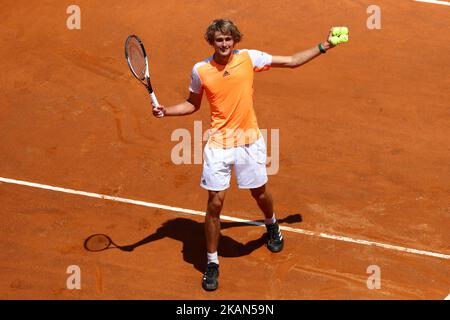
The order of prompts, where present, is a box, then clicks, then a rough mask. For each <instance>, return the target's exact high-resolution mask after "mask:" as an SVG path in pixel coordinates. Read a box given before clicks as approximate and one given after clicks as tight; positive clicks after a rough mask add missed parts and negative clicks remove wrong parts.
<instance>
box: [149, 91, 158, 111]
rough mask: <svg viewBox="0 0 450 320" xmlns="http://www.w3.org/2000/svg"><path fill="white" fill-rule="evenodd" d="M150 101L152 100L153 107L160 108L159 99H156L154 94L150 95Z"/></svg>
mask: <svg viewBox="0 0 450 320" xmlns="http://www.w3.org/2000/svg"><path fill="white" fill-rule="evenodd" d="M150 99H151V100H152V104H153V107H154V108H155V107H159V102H158V99H156V95H155V93H154V92H152V93H150Z"/></svg>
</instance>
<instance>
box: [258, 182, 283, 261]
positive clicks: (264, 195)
mask: <svg viewBox="0 0 450 320" xmlns="http://www.w3.org/2000/svg"><path fill="white" fill-rule="evenodd" d="M250 191H251V193H252V196H253V198H254V199H255V200H256V203H257V204H258V206H259V208H260V209H261V211H262V212H263V213H264V217H265V219H264V223H265V225H266V229H267V235H268V239H267V248H268V249H269V250H270V251H272V252H280V251H281V250H283V247H284V240H283V236H282V234H281V230H280V226H279V225H278V221H277V219H276V218H275V213H274V212H273V200H272V195H271V194H270V192H269V191H268V190H267V187H266V185H263V186H261V187H259V188H254V189H250Z"/></svg>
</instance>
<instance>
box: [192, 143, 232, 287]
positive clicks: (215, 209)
mask: <svg viewBox="0 0 450 320" xmlns="http://www.w3.org/2000/svg"><path fill="white" fill-rule="evenodd" d="M230 155H231V152H230V150H226V149H218V148H210V147H209V146H208V145H206V146H205V150H204V162H203V173H202V179H201V184H200V185H201V186H202V187H203V188H204V189H206V190H208V204H207V209H206V216H205V238H206V249H207V259H208V263H207V266H206V271H205V273H204V274H203V278H202V286H203V288H204V289H205V290H208V291H212V290H216V289H217V287H218V285H219V282H218V277H219V259H218V256H217V248H218V245H219V239H220V212H221V211H222V207H223V202H224V200H225V193H226V190H227V189H228V187H229V186H230V178H231V167H232V162H230V161H229V159H232V157H231V156H230Z"/></svg>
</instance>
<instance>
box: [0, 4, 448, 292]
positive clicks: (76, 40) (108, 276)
mask: <svg viewBox="0 0 450 320" xmlns="http://www.w3.org/2000/svg"><path fill="white" fill-rule="evenodd" d="M152 2H154V3H152ZM70 4H71V3H69V2H67V1H56V0H53V1H46V0H42V1H10V0H3V1H2V2H1V4H0V11H1V12H2V15H1V20H0V42H1V48H2V49H1V50H0V69H1V70H2V72H1V75H0V79H1V88H0V92H1V100H0V135H1V140H0V177H4V178H11V179H18V180H25V181H32V182H37V183H42V184H48V185H52V186H59V187H65V188H72V189H76V190H82V191H89V192H96V193H101V194H107V195H113V196H119V197H124V198H132V199H137V200H143V201H148V202H153V203H158V204H163V205H169V206H175V207H182V208H187V209H194V210H204V209H205V208H206V195H207V193H206V191H205V190H203V189H201V188H200V187H199V181H200V174H201V169H202V167H201V165H199V164H191V165H188V164H186V165H175V164H173V162H172V160H171V150H172V148H173V147H174V146H175V145H176V144H177V142H176V141H171V134H172V132H173V131H174V130H176V129H178V128H185V129H187V130H189V131H190V132H193V128H194V121H196V120H197V121H202V123H203V130H206V129H207V127H208V123H209V109H208V103H207V101H204V102H203V105H202V108H201V109H200V111H199V112H197V113H195V114H193V115H190V116H186V117H178V118H176V117H174V118H165V119H156V118H154V117H153V116H152V115H151V108H150V102H149V97H148V95H147V93H146V91H145V89H144V88H143V87H142V86H141V85H140V84H139V83H138V82H137V80H136V79H134V78H133V76H132V75H131V73H130V71H129V70H128V67H127V65H126V62H125V59H124V49H123V44H124V41H125V39H126V37H127V36H128V35H129V34H133V33H134V34H138V35H139V36H140V37H141V38H142V40H143V41H144V43H145V45H146V47H147V51H148V54H149V59H150V72H151V75H152V77H153V86H154V88H155V92H156V94H157V96H158V99H159V100H160V102H161V103H162V104H165V105H171V104H175V103H178V102H181V101H182V100H183V99H185V98H186V97H187V93H188V85H189V81H190V71H191V68H192V66H193V64H194V63H195V62H197V61H200V60H202V59H204V58H206V57H207V56H209V55H210V54H211V48H210V47H209V46H208V45H207V43H206V42H205V41H204V40H203V32H204V30H205V28H206V26H207V25H208V24H209V22H210V21H211V20H213V19H214V18H217V17H228V18H231V19H232V20H234V21H235V22H236V24H237V25H238V26H239V27H240V29H241V31H242V32H243V33H244V40H243V42H242V43H240V44H239V48H249V49H259V50H262V51H266V52H268V53H270V54H274V55H289V54H293V53H295V52H298V51H300V50H303V49H307V48H310V47H312V46H315V45H316V44H317V43H318V42H319V41H322V40H324V39H325V37H326V35H327V33H328V29H329V28H330V27H331V26H333V25H347V26H348V27H349V28H350V41H349V42H348V43H347V44H345V45H342V46H339V47H338V48H335V49H333V50H332V51H330V52H328V53H327V54H326V55H323V56H321V57H318V58H317V59H316V60H314V61H312V62H310V63H309V64H307V65H305V66H303V67H300V68H299V69H295V70H290V69H287V70H281V69H272V70H270V71H269V72H265V73H260V74H257V75H256V77H255V109H256V113H257V116H258V121H259V124H260V127H261V128H265V129H278V130H279V133H280V150H279V154H280V168H279V171H278V173H277V174H276V175H272V176H270V177H269V184H268V188H269V189H270V191H271V192H272V195H273V197H274V201H275V209H276V213H277V217H278V218H279V219H280V220H281V224H282V225H285V226H289V227H293V228H301V229H306V230H311V231H315V232H324V233H328V234H335V235H345V236H348V237H352V238H354V239H365V240H372V241H377V242H382V243H387V244H393V245H399V246H404V247H409V248H415V249H419V250H424V251H433V252H438V253H442V254H446V255H448V254H450V247H449V243H450V232H449V231H450V147H449V146H450V125H449V124H450V121H449V119H450V108H449V101H450V94H449V93H450V90H449V88H450V78H449V74H450V64H449V60H448V52H449V51H450V42H449V41H448V25H449V24H450V11H449V9H448V7H446V6H438V5H431V4H424V3H417V2H413V1H407V0H405V1H386V0H384V1H383V0H380V1H377V4H378V5H379V6H380V8H381V10H382V12H381V13H382V16H381V18H382V20H381V22H382V29H381V30H369V29H368V28H367V27H366V20H367V18H368V16H369V14H368V13H366V10H367V7H368V6H369V5H370V4H371V3H370V2H369V1H353V0H352V1H350V0H336V1H333V2H331V1H302V2H299V1H293V0H292V1H291V0H286V1H280V2H272V1H254V0H252V1H234V0H233V1H226V2H217V1H181V0H179V1H175V0H166V1H162V2H161V1H137V0H135V1H126V2H124V1H103V2H101V1H87V0H80V1H77V4H78V5H79V6H80V8H81V30H68V29H67V27H66V19H67V17H68V16H69V15H68V14H67V13H66V9H67V7H68V6H69V5H70ZM268 145H269V152H270V141H269V143H268ZM0 203H1V213H0V229H1V233H0V269H1V273H0V298H1V299H443V298H444V297H446V296H447V295H448V294H449V293H450V260H448V259H445V258H444V259H443V258H435V257H429V256H423V255H418V254H410V253H405V252H399V251H394V250H389V249H384V248H378V247H373V246H366V245H359V244H354V243H346V242H342V241H336V240H331V239H324V238H320V237H311V236H307V235H302V234H298V233H293V232H288V231H284V233H283V234H284V237H285V240H286V246H285V249H284V251H283V252H282V253H280V254H272V253H270V252H269V251H268V250H267V249H266V248H265V247H264V239H263V238H261V237H262V236H263V233H264V231H265V230H264V229H263V228H261V227H257V226H250V225H246V224H239V223H231V222H227V221H224V222H223V224H222V226H223V230H222V235H223V236H222V241H221V245H220V251H219V256H220V257H219V259H220V263H221V270H220V272H221V274H220V287H219V290H217V291H215V292H213V293H207V292H204V291H203V289H202V288H201V285H200V282H201V275H202V272H203V268H204V266H205V245H204V234H203V217H201V216H195V215H189V214H184V213H177V212H171V211H166V210H162V209H153V208H146V207H141V206H136V205H131V204H122V203H117V202H113V201H107V200H101V199H92V198H87V197H84V196H79V195H69V194H64V193H60V192H54V191H49V190H42V189H37V188H30V187H27V186H20V185H14V184H9V183H0ZM223 214H224V215H228V216H233V217H237V218H242V219H248V220H260V219H261V218H262V214H261V213H260V212H259V209H258V207H257V206H256V203H255V202H254V201H253V199H252V198H251V196H250V193H249V192H248V191H245V190H239V189H238V188H237V187H236V184H235V180H234V179H233V180H232V187H231V188H230V190H229V192H228V194H227V197H226V202H225V207H224V209H223ZM288 222H291V223H288ZM94 233H106V234H108V235H109V236H110V237H111V238H112V239H113V240H114V241H115V242H116V243H118V244H122V245H127V244H134V243H136V242H139V241H140V240H143V239H146V238H147V237H149V236H150V237H149V238H147V239H146V241H143V242H144V244H142V245H140V246H138V247H136V248H135V250H134V251H132V252H124V251H120V250H118V249H111V250H106V251H102V252H96V253H94V252H88V251H86V250H85V249H84V247H83V242H84V240H85V239H86V238H87V237H89V236H90V235H92V234H94ZM70 265H78V266H79V267H80V268H81V286H82V287H81V290H68V289H67V288H66V280H67V277H68V276H69V275H68V274H66V269H67V267H68V266H70ZM370 265H377V266H379V267H380V268H381V289H378V290H369V289H368V288H367V285H366V281H367V278H368V277H369V274H367V272H366V270H367V268H368V266H370Z"/></svg>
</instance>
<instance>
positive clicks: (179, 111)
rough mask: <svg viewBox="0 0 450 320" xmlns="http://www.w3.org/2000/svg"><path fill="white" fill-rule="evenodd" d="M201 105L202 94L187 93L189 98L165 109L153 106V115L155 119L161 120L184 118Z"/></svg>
mask: <svg viewBox="0 0 450 320" xmlns="http://www.w3.org/2000/svg"><path fill="white" fill-rule="evenodd" d="M201 103H202V93H194V92H192V91H190V92H189V98H188V99H187V100H186V101H183V102H181V103H179V104H176V105H173V106H170V107H165V106H163V105H159V106H158V107H155V106H153V115H154V116H155V117H157V118H162V117H164V116H184V115H188V114H192V113H194V112H196V111H197V110H198V109H200V105H201Z"/></svg>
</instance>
